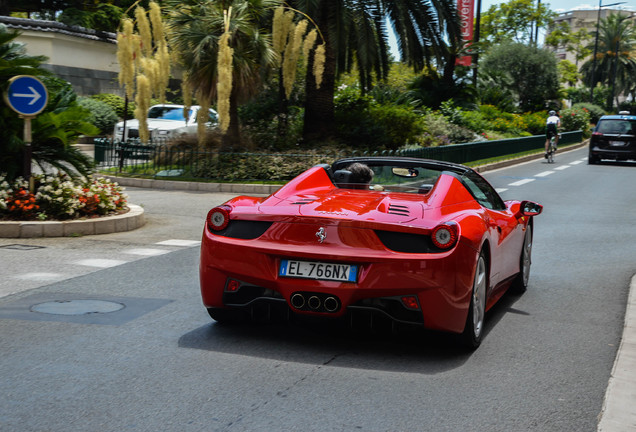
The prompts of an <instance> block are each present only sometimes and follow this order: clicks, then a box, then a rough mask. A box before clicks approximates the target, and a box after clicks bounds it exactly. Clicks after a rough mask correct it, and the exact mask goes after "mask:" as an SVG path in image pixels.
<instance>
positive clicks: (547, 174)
mask: <svg viewBox="0 0 636 432" xmlns="http://www.w3.org/2000/svg"><path fill="white" fill-rule="evenodd" d="M550 174H554V171H543V172H542V173H539V174H535V175H534V176H535V177H546V176H549V175H550Z"/></svg>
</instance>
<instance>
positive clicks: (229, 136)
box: [165, 0, 280, 149]
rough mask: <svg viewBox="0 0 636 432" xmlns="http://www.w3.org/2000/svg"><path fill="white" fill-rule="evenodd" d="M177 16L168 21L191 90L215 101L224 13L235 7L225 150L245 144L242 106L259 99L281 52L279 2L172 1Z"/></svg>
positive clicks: (260, 0) (256, 0)
mask: <svg viewBox="0 0 636 432" xmlns="http://www.w3.org/2000/svg"><path fill="white" fill-rule="evenodd" d="M165 4H166V5H168V6H169V7H171V8H172V10H173V12H172V13H171V14H170V16H169V17H168V20H167V23H168V27H169V28H170V31H171V41H170V42H171V47H172V49H173V50H174V51H176V52H177V53H178V57H179V60H180V63H181V65H182V66H183V68H184V69H185V71H186V76H187V81H188V84H189V86H190V88H192V89H195V91H196V94H197V95H199V97H201V98H204V99H207V100H208V101H213V100H214V99H215V98H216V96H217V79H218V76H219V71H218V70H217V58H218V52H219V49H218V47H219V39H220V37H221V35H222V34H223V32H224V19H223V14H224V11H228V10H229V9H230V7H231V19H230V28H229V30H230V32H231V39H230V42H229V44H230V47H231V48H232V49H233V50H234V54H233V67H232V90H231V93H230V123H229V128H228V130H227V133H226V134H225V135H224V137H223V148H225V149H229V148H236V147H239V146H240V143H241V141H240V131H239V120H238V106H239V104H240V103H241V102H244V101H246V100H248V99H249V98H251V97H252V96H254V95H255V94H256V93H257V92H258V91H259V90H260V88H261V86H262V83H263V82H264V81H265V79H264V77H265V76H266V74H267V73H268V72H269V71H270V69H271V68H272V67H273V66H274V63H275V58H276V57H275V54H274V51H273V50H272V49H271V43H270V39H271V38H270V35H269V34H264V33H262V32H261V29H262V28H268V27H269V24H268V21H267V19H268V18H269V19H271V15H272V14H273V12H274V8H275V7H276V6H278V5H279V4H280V1H278V0H216V1H215V0H202V1H201V0H185V1H182V0H169V1H167V2H166V3H165Z"/></svg>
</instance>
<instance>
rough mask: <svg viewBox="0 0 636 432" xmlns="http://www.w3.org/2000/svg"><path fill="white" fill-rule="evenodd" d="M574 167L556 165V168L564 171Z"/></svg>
mask: <svg viewBox="0 0 636 432" xmlns="http://www.w3.org/2000/svg"><path fill="white" fill-rule="evenodd" d="M568 168H572V167H571V166H570V165H562V166H560V167H556V168H555V170H558V171H563V170H564V169H568Z"/></svg>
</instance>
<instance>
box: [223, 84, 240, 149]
mask: <svg viewBox="0 0 636 432" xmlns="http://www.w3.org/2000/svg"><path fill="white" fill-rule="evenodd" d="M236 93H237V92H236V89H235V87H232V93H231V94H230V125H229V127H228V129H227V131H226V132H225V134H224V135H223V138H222V140H221V151H233V150H238V149H240V148H242V146H243V145H242V142H241V130H240V128H239V117H238V103H237V97H236Z"/></svg>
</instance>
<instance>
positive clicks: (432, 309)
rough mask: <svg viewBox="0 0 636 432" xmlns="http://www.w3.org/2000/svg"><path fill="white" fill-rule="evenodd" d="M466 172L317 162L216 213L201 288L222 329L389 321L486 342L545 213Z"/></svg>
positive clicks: (389, 163)
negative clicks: (308, 320) (300, 318)
mask: <svg viewBox="0 0 636 432" xmlns="http://www.w3.org/2000/svg"><path fill="white" fill-rule="evenodd" d="M542 209H543V208H542V206H541V205H539V204H536V203H533V202H530V201H506V202H504V201H503V200H502V199H501V198H500V197H499V195H498V194H497V192H496V191H495V189H494V188H493V187H492V186H491V185H490V184H489V183H488V182H487V181H486V180H485V179H484V178H483V177H481V176H480V175H479V174H478V173H477V172H475V171H474V170H472V169H471V168H468V167H465V166H463V165H457V164H452V163H446V162H440V161H433V160H425V159H413V158H398V157H377V158H376V157H367V158H348V159H341V160H338V161H336V162H335V163H333V164H332V165H331V166H330V165H326V164H324V165H317V166H314V167H312V168H311V169H309V170H307V171H305V172H304V173H302V174H300V175H299V176H298V177H296V178H295V179H293V180H292V181H290V182H289V183H287V184H286V185H285V186H283V187H281V188H280V189H279V190H278V191H277V192H275V193H274V194H272V195H270V196H268V197H266V198H262V197H261V198H258V197H248V196H239V197H236V198H234V199H232V200H230V201H228V202H226V203H225V204H223V205H221V206H218V207H215V208H213V209H212V210H210V212H209V213H208V216H207V218H206V221H205V228H204V231H203V241H202V245H201V262H200V282H201V294H202V297H203V304H204V305H205V307H206V308H207V310H208V312H209V314H210V316H211V317H212V318H213V319H215V320H217V321H219V322H225V321H227V322H230V321H240V320H244V319H251V318H254V316H263V317H269V316H270V315H271V314H273V313H274V312H280V311H282V312H284V313H285V314H286V315H287V316H290V315H311V316H315V317H319V318H323V319H329V318H342V317H347V318H349V319H352V320H359V319H361V318H362V319H365V320H366V319H368V320H373V319H375V320H378V319H379V320H386V321H389V322H391V323H401V324H415V325H419V326H422V327H424V328H428V329H434V330H442V331H445V332H451V333H457V334H461V335H462V339H463V340H464V341H465V343H466V344H467V345H468V346H470V347H473V348H476V347H477V346H479V344H480V343H481V340H482V337H483V329H484V317H485V314H486V311H488V309H489V308H491V307H492V306H493V304H495V302H497V300H498V299H499V298H500V297H501V296H502V295H503V294H504V292H505V291H506V290H507V289H508V288H509V287H512V288H514V289H516V290H517V291H521V292H523V291H525V289H526V286H527V284H528V278H529V275H530V260H531V252H532V227H533V216H536V215H538V214H540V213H541V211H542Z"/></svg>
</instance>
